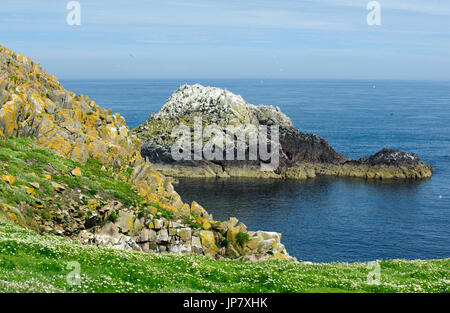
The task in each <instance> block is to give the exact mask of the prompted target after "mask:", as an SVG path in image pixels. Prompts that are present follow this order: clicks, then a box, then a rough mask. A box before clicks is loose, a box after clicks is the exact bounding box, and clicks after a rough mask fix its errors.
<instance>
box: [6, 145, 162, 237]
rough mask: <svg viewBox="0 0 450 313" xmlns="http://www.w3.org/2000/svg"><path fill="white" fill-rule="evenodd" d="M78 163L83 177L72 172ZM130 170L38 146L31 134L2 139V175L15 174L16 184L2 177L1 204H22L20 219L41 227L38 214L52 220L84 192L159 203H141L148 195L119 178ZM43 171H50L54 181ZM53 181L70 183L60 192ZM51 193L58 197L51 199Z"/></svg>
mask: <svg viewBox="0 0 450 313" xmlns="http://www.w3.org/2000/svg"><path fill="white" fill-rule="evenodd" d="M75 167H80V168H81V172H82V176H81V177H74V176H72V175H71V174H70V172H71V171H72V170H73V169H74V168H75ZM130 173H131V170H130V169H128V170H127V171H124V173H119V170H117V169H113V168H108V169H106V168H104V167H103V164H102V163H100V162H99V161H97V160H94V159H88V160H87V162H86V163H84V164H80V163H77V162H74V161H72V160H70V159H66V158H64V157H62V156H59V155H57V154H55V153H54V152H53V151H51V150H49V149H45V148H40V147H38V146H36V145H35V144H34V143H33V141H32V139H31V138H8V139H7V140H0V177H1V176H2V175H7V174H9V175H12V176H13V177H14V178H15V182H14V184H13V185H9V184H8V183H7V182H6V181H4V180H1V179H0V207H1V205H2V204H7V205H9V206H11V207H15V208H18V211H15V212H16V213H18V212H19V213H20V215H19V216H18V222H19V223H20V224H21V225H23V226H26V227H29V228H33V229H36V230H39V225H38V224H37V223H36V222H35V217H36V216H40V217H42V218H44V219H46V220H50V219H51V218H52V214H53V212H55V211H57V210H58V209H61V208H65V209H69V208H70V203H71V200H74V201H75V202H80V195H83V196H84V197H85V198H86V199H99V201H100V202H103V203H105V202H106V201H107V200H118V201H120V202H121V203H122V204H124V205H125V206H127V207H131V206H133V207H135V208H137V207H140V208H141V209H145V207H146V206H156V205H155V204H152V203H148V204H146V205H141V204H139V203H140V202H141V201H143V200H145V198H143V197H141V196H139V195H138V194H137V192H136V191H135V190H132V186H131V184H129V183H128V182H126V181H124V180H122V179H117V176H118V175H119V174H120V175H122V176H124V177H129V176H130ZM43 174H50V175H51V181H50V180H47V179H46V178H45V177H44V176H43ZM52 181H54V182H57V183H59V184H61V185H64V186H66V190H65V191H64V192H62V193H58V192H56V191H55V190H54V188H53V186H52V183H51V182H52ZM33 183H38V184H39V185H40V188H34V189H35V190H34V194H27V192H26V190H27V188H30V187H32V184H33ZM78 190H79V192H78ZM49 197H50V198H52V199H53V200H54V201H47V200H46V199H48V198H49ZM72 202H73V201H72ZM84 202H86V200H84ZM36 203H41V204H42V205H41V207H39V206H38V207H36ZM83 204H85V203H79V205H78V207H79V206H81V205H83ZM42 206H43V207H42ZM158 210H159V211H160V212H161V214H162V215H163V216H165V215H170V213H167V212H166V210H164V209H162V208H158Z"/></svg>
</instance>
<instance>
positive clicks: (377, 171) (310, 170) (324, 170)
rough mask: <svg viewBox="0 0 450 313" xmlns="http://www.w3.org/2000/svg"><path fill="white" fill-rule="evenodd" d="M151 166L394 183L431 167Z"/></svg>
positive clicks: (174, 173) (176, 172) (188, 174)
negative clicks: (275, 168)
mask: <svg viewBox="0 0 450 313" xmlns="http://www.w3.org/2000/svg"><path fill="white" fill-rule="evenodd" d="M152 168H153V169H155V170H157V171H158V172H160V173H162V174H163V175H165V176H167V177H171V178H220V179H226V178H262V179H296V180H304V179H313V178H316V177H318V176H328V177H349V178H361V179H365V180H390V181H396V182H404V181H415V180H421V179H429V178H431V176H432V173H433V171H434V169H433V168H432V167H430V166H429V165H427V164H426V163H424V162H421V163H420V164H419V166H416V167H393V166H368V165H351V164H320V163H304V164H301V165H299V166H295V167H289V168H281V169H280V170H279V171H277V172H274V171H270V172H264V171H261V168H260V167H259V166H245V167H242V166H235V167H222V166H220V165H217V164H214V163H208V164H207V165H200V166H198V165H197V166H195V165H193V166H192V165H181V164H167V163H152Z"/></svg>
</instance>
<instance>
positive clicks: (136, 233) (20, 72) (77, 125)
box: [0, 46, 292, 260]
mask: <svg viewBox="0 0 450 313" xmlns="http://www.w3.org/2000/svg"><path fill="white" fill-rule="evenodd" d="M232 102H234V101H232ZM213 107H215V106H213ZM181 109H182V108H181ZM235 109H241V108H234V107H233V106H232V105H231V104H230V110H235ZM174 110H177V108H172V109H168V110H167V112H166V113H165V114H171V112H173V111H174ZM233 112H234V111H233ZM180 114H181V113H180ZM239 114H241V115H242V117H245V116H247V115H246V114H247V113H246V112H245V111H243V112H241V113H239ZM261 114H263V113H261ZM168 117H170V115H168ZM29 136H31V137H32V138H33V139H34V141H35V143H36V144H38V145H39V146H41V147H45V148H49V149H52V150H53V151H55V152H56V153H58V154H59V155H61V156H63V157H65V158H69V159H71V160H74V161H77V162H80V164H84V163H85V162H86V161H88V160H92V159H94V160H96V161H98V162H100V163H101V164H103V167H102V168H103V169H104V170H105V171H110V172H111V173H113V174H114V176H115V179H116V180H117V181H125V182H127V183H129V184H130V185H131V186H132V187H131V189H132V190H134V192H135V193H136V194H137V195H139V196H140V197H142V198H144V199H145V200H144V201H142V202H143V203H144V202H145V203H147V205H144V204H141V205H135V206H129V207H123V208H121V204H120V203H114V202H113V203H107V204H104V205H99V204H98V203H97V202H96V203H94V202H90V203H84V202H83V203H82V204H81V206H78V205H79V204H78V205H77V206H75V205H74V206H73V207H71V208H70V210H67V211H62V210H60V211H58V212H59V213H58V214H59V215H60V216H61V220H58V219H54V220H51V221H46V222H45V223H46V224H45V225H43V226H45V227H43V228H44V231H48V232H56V234H60V235H66V236H71V237H77V238H79V239H80V240H81V241H82V242H84V243H92V244H99V245H104V246H108V247H113V248H120V249H134V250H139V251H144V252H174V253H191V252H192V253H197V254H202V255H206V256H209V257H212V258H223V257H226V258H233V259H241V260H260V259H267V258H284V259H288V258H289V259H292V258H291V257H290V256H289V255H288V254H287V252H286V250H285V249H284V246H283V245H282V244H281V243H280V236H279V235H274V234H272V233H265V232H257V233H249V232H247V229H246V227H245V225H243V224H242V223H238V221H237V220H235V219H231V220H230V221H228V222H219V221H214V220H213V218H212V216H211V215H209V214H208V213H207V212H206V211H205V209H204V208H202V207H201V206H200V205H199V204H197V203H195V202H194V203H192V204H190V205H189V204H187V203H183V201H182V199H181V197H180V196H179V195H178V193H176V191H175V190H174V188H173V186H172V184H171V183H170V180H168V179H167V178H166V177H165V176H164V175H162V174H161V173H159V172H158V171H157V170H156V168H155V167H154V166H153V165H152V164H151V163H149V162H148V161H146V160H145V159H143V158H142V157H141V153H140V150H141V141H140V140H139V139H138V138H137V137H136V136H135V135H133V134H131V133H130V131H129V129H128V127H127V126H126V123H125V120H124V118H123V117H121V116H120V115H119V114H112V112H111V111H110V110H106V109H103V108H101V107H99V106H97V105H96V104H95V102H94V101H92V100H91V99H89V97H87V96H83V95H76V94H74V93H72V92H70V91H67V90H65V89H64V88H63V87H62V86H61V84H60V83H59V82H58V80H57V79H56V78H55V77H54V76H53V75H50V74H46V73H45V70H44V69H43V68H42V67H41V66H40V65H39V64H38V63H35V62H33V61H31V60H30V59H29V58H27V57H25V56H23V55H20V54H18V53H14V52H12V51H11V50H9V49H7V48H5V47H1V46H0V139H1V138H6V137H29ZM81 171H82V169H81V170H80V169H79V168H78V169H74V170H73V171H72V173H71V174H72V175H73V176H75V177H76V176H80V175H81ZM5 177H6V176H5ZM3 180H4V181H6V179H3ZM8 184H10V185H13V184H14V182H8ZM52 184H54V188H55V190H56V191H57V192H59V193H61V194H64V193H65V192H68V190H67V186H63V185H61V184H57V183H56V182H52ZM79 199H80V201H84V200H83V199H82V198H81V197H79ZM0 202H1V199H0ZM69 202H70V201H69ZM0 204H1V203H0ZM3 205H4V209H5V210H6V211H7V212H10V213H11V212H14V216H15V217H17V216H18V215H21V214H22V213H21V208H20V207H18V208H13V207H12V206H11V205H6V204H5V203H3ZM38 205H39V208H44V204H43V203H41V202H40V201H38ZM65 205H66V203H65ZM138 208H140V210H139V211H138ZM87 213H89V215H87ZM104 221H106V223H103V222H104ZM38 222H39V221H38Z"/></svg>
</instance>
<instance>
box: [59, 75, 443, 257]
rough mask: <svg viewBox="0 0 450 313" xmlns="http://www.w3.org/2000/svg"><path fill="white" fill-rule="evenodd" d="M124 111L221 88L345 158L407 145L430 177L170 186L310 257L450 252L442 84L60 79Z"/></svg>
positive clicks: (141, 112)
mask: <svg viewBox="0 0 450 313" xmlns="http://www.w3.org/2000/svg"><path fill="white" fill-rule="evenodd" d="M61 83H62V84H63V86H64V87H65V88H66V89H68V90H71V91H73V92H75V93H77V94H84V95H88V96H89V97H90V98H91V99H92V100H94V101H96V103H97V104H98V105H100V106H102V107H104V108H109V109H112V111H113V112H117V113H120V114H121V115H122V116H124V117H125V119H126V121H127V124H128V126H129V127H130V128H134V127H136V126H138V125H139V124H141V123H143V122H145V120H146V119H147V118H148V116H149V115H150V114H151V113H153V112H158V111H159V109H160V108H161V106H162V105H163V104H164V103H165V101H166V100H167V99H168V98H169V97H170V95H171V94H172V93H173V92H174V91H175V90H176V89H177V88H178V87H180V86H181V85H183V84H194V83H199V84H202V85H204V86H214V87H219V88H224V89H227V90H229V91H231V92H233V93H235V94H239V95H241V96H242V97H243V98H244V99H245V100H246V101H248V102H250V103H253V104H267V105H274V106H278V107H280V109H281V110H282V112H284V113H285V114H286V115H288V116H289V117H290V118H291V120H292V122H293V123H294V125H295V126H296V127H297V128H298V129H300V130H301V131H304V132H308V133H314V134H318V135H319V136H322V137H323V138H325V139H326V140H327V141H328V142H329V143H330V144H331V145H332V146H333V147H334V148H335V150H336V151H338V152H339V153H342V154H344V155H346V156H348V157H351V158H360V157H363V156H367V155H370V154H373V153H375V152H377V151H379V150H380V149H382V148H383V147H388V148H392V149H401V150H404V151H407V152H414V153H416V154H418V155H419V157H420V158H421V159H422V160H423V161H425V162H427V163H429V164H430V165H431V166H432V167H433V168H434V169H435V171H434V174H433V177H432V178H431V179H426V180H421V181H402V182H384V181H375V180H364V179H350V178H329V177H328V178H327V177H318V178H315V179H309V180H304V181H293V180H289V181H282V180H261V179H226V180H215V179H182V180H180V182H179V184H178V185H176V187H175V189H176V190H177V191H178V193H179V194H180V195H181V196H182V198H183V200H184V201H187V202H192V201H194V200H195V201H197V202H198V203H200V204H201V205H202V206H204V207H205V208H206V209H207V211H208V212H210V213H211V214H212V215H213V217H214V219H216V220H227V219H228V218H229V217H231V216H234V217H237V218H238V219H239V220H240V221H242V222H243V223H245V224H246V225H247V227H248V229H249V230H255V231H256V230H264V231H275V232H280V233H281V234H282V242H283V243H284V245H285V246H286V249H287V251H288V253H289V254H291V255H292V256H295V257H296V258H297V259H299V260H303V261H310V262H341V261H342V262H357V261H374V260H383V259H436V258H450V82H448V81H447V82H445V81H388V80H305V79H285V80H284V79H276V80H275V79H165V80H160V79H145V80H144V79H142V80H107V79H106V80H62V81H61Z"/></svg>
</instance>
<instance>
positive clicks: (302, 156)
mask: <svg viewBox="0 0 450 313" xmlns="http://www.w3.org/2000/svg"><path fill="white" fill-rule="evenodd" d="M280 145H281V148H282V155H283V158H282V159H281V165H282V166H286V167H292V166H295V165H297V164H299V163H304V162H308V163H332V164H339V163H342V162H344V161H346V160H348V159H347V158H346V157H345V156H343V155H341V154H339V153H337V152H336V151H335V150H334V149H333V148H332V147H331V146H330V145H329V144H328V142H327V141H326V140H325V139H323V138H321V137H319V136H317V135H314V134H306V133H303V132H301V131H299V130H298V129H296V128H295V127H280Z"/></svg>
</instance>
